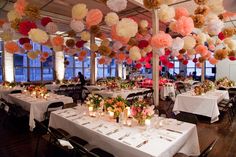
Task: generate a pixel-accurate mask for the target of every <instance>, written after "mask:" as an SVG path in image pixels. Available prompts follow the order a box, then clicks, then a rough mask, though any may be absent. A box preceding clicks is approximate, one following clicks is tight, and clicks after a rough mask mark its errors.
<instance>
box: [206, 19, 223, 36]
mask: <svg viewBox="0 0 236 157" xmlns="http://www.w3.org/2000/svg"><path fill="white" fill-rule="evenodd" d="M223 27H224V23H223V22H222V21H221V20H220V19H215V20H211V21H209V22H208V23H207V32H208V34H210V35H218V34H219V33H220V32H221V30H222V28H223Z"/></svg>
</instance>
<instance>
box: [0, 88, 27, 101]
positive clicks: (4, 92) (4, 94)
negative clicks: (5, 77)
mask: <svg viewBox="0 0 236 157" xmlns="http://www.w3.org/2000/svg"><path fill="white" fill-rule="evenodd" d="M22 89H23V88H21V87H19V86H16V87H13V88H9V87H8V88H6V87H3V86H0V98H2V99H4V100H6V101H8V94H10V93H11V92H12V91H14V90H22Z"/></svg>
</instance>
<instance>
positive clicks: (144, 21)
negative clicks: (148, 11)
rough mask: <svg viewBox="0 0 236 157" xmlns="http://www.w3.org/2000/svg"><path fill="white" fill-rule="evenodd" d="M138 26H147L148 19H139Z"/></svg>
mask: <svg viewBox="0 0 236 157" xmlns="http://www.w3.org/2000/svg"><path fill="white" fill-rule="evenodd" d="M139 27H141V28H147V27H148V21H147V20H141V21H139Z"/></svg>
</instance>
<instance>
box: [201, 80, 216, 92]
mask: <svg viewBox="0 0 236 157" xmlns="http://www.w3.org/2000/svg"><path fill="white" fill-rule="evenodd" d="M202 88H203V89H204V92H205V93H206V92H208V91H210V90H213V89H215V84H214V82H212V81H210V80H205V81H204V82H203V84H202Z"/></svg>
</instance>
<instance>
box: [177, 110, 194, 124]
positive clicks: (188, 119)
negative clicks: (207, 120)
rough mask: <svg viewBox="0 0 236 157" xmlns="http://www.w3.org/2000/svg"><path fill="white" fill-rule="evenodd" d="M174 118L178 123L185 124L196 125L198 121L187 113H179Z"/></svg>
mask: <svg viewBox="0 0 236 157" xmlns="http://www.w3.org/2000/svg"><path fill="white" fill-rule="evenodd" d="M175 118H176V119H177V120H179V121H183V122H187V123H192V124H197V122H198V119H197V116H196V115H194V114H192V113H187V112H180V113H179V114H177V115H176V116H175Z"/></svg>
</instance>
